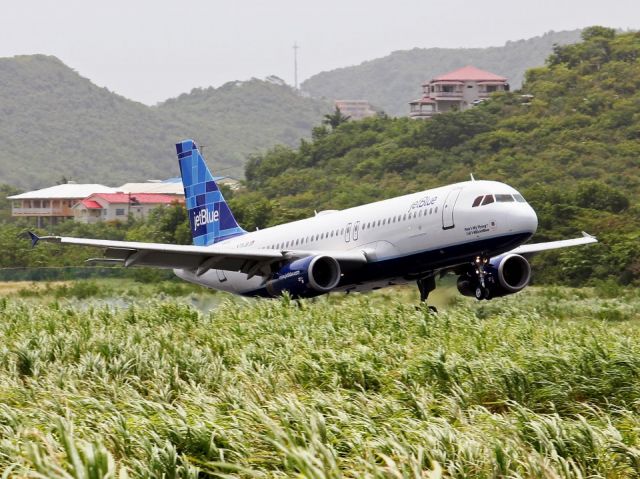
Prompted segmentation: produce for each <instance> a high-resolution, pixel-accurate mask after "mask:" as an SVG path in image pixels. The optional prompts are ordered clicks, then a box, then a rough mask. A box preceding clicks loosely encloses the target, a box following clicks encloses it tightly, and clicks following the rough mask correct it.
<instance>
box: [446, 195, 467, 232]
mask: <svg viewBox="0 0 640 479" xmlns="http://www.w3.org/2000/svg"><path fill="white" fill-rule="evenodd" d="M461 191H462V188H454V189H452V190H450V191H449V193H448V194H447V197H446V198H445V200H444V205H442V229H443V230H448V229H451V228H453V227H454V226H455V224H454V222H453V209H454V207H455V205H456V201H458V196H460V192H461Z"/></svg>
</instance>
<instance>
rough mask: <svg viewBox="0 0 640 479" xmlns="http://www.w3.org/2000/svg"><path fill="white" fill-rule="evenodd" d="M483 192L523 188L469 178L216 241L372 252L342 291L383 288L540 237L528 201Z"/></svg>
mask: <svg viewBox="0 0 640 479" xmlns="http://www.w3.org/2000/svg"><path fill="white" fill-rule="evenodd" d="M482 195H503V197H502V199H504V198H506V197H508V196H510V195H518V192H517V191H516V190H515V189H513V188H512V187H510V186H508V185H506V184H504V183H499V182H494V181H467V182H463V183H457V184H453V185H448V186H444V187H440V188H434V189H431V190H426V191H422V192H419V193H414V194H410V195H405V196H400V197H396V198H392V199H388V200H384V201H379V202H376V203H370V204H366V205H362V206H358V207H355V208H349V209H346V210H342V211H331V212H323V213H320V214H318V215H316V216H314V217H312V218H308V219H304V220H300V221H295V222H292V223H286V224H282V225H279V226H274V227H272V228H266V229H264V230H260V231H255V232H251V233H247V234H244V235H242V236H237V237H234V238H231V239H228V240H226V241H223V242H220V243H217V244H216V245H215V247H216V248H217V249H219V248H229V249H233V250H237V249H239V248H252V249H255V248H264V249H274V250H278V251H288V250H289V251H301V250H302V251H309V252H311V253H312V254H322V255H328V256H331V252H336V251H347V250H352V249H357V250H361V251H365V254H366V256H367V259H368V263H367V267H366V268H363V269H362V270H360V271H356V272H354V273H353V274H349V273H346V274H343V276H344V279H343V281H341V283H340V285H339V286H338V288H336V290H338V291H340V290H342V291H362V290H369V289H376V288H378V287H383V286H387V285H389V284H399V283H404V282H407V281H411V280H413V279H414V278H417V277H420V275H421V274H424V273H428V272H429V271H433V270H436V269H442V268H447V267H452V266H455V265H456V264H462V263H465V262H468V261H471V260H472V259H473V257H474V255H477V254H480V253H483V254H491V255H495V254H500V253H503V252H505V251H508V250H510V249H512V248H514V247H516V246H518V245H519V244H521V243H523V242H524V241H526V240H527V239H529V238H530V237H531V235H533V233H534V232H535V230H536V228H537V217H536V214H535V212H534V210H533V209H532V208H531V206H530V205H529V204H528V203H526V202H524V200H521V201H520V200H518V201H516V200H515V199H514V200H512V201H505V202H502V201H500V202H499V201H494V202H492V203H490V204H485V205H477V206H475V207H474V206H472V205H473V202H474V200H476V199H477V198H478V197H479V196H482ZM518 196H519V195H518ZM512 197H513V196H512ZM519 198H521V196H520V197H519ZM175 273H176V274H177V275H178V276H179V277H180V278H182V279H185V280H187V281H191V282H193V283H197V284H201V285H203V286H206V287H209V288H212V289H217V290H222V291H228V292H232V293H239V294H251V293H252V292H255V291H257V290H259V289H260V288H261V287H262V286H263V284H264V278H263V277H260V276H254V277H252V278H249V277H248V276H247V275H246V274H243V273H238V272H229V271H222V270H209V271H208V272H206V273H205V274H203V275H201V276H196V275H195V273H193V272H191V271H189V270H175Z"/></svg>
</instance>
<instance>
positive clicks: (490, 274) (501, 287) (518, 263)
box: [458, 253, 531, 299]
mask: <svg viewBox="0 0 640 479" xmlns="http://www.w3.org/2000/svg"><path fill="white" fill-rule="evenodd" d="M484 272H485V286H486V289H487V292H488V295H486V294H482V291H479V290H478V287H479V283H478V276H477V275H476V274H475V272H469V273H466V274H463V275H461V276H460V277H459V278H458V291H460V293H461V294H463V295H465V296H474V297H476V298H478V299H483V298H484V299H490V298H497V297H499V296H506V295H508V294H513V293H517V292H518V291H520V290H522V289H524V288H525V287H526V286H527V285H528V284H529V281H530V280H531V265H530V264H529V262H528V261H527V260H526V259H525V258H523V257H522V256H520V255H517V254H513V253H508V254H504V255H501V256H497V257H495V258H491V260H489V263H488V264H487V265H485V267H484Z"/></svg>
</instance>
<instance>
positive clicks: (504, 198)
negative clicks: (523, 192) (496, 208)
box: [496, 195, 513, 203]
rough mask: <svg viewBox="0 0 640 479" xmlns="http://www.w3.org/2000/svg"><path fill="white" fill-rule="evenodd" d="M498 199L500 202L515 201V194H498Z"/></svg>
mask: <svg viewBox="0 0 640 479" xmlns="http://www.w3.org/2000/svg"><path fill="white" fill-rule="evenodd" d="M496 201H497V202H498V203H513V196H511V195H496Z"/></svg>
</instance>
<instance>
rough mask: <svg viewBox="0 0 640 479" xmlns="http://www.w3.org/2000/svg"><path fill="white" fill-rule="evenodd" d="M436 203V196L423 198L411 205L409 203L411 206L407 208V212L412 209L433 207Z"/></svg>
mask: <svg viewBox="0 0 640 479" xmlns="http://www.w3.org/2000/svg"><path fill="white" fill-rule="evenodd" d="M436 201H438V197H437V196H425V197H423V198H420V199H419V200H416V201H414V202H413V203H411V206H410V207H409V212H411V211H412V210H414V209H418V208H424V207H425V206H430V205H433V204H434V203H435V202H436Z"/></svg>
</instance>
